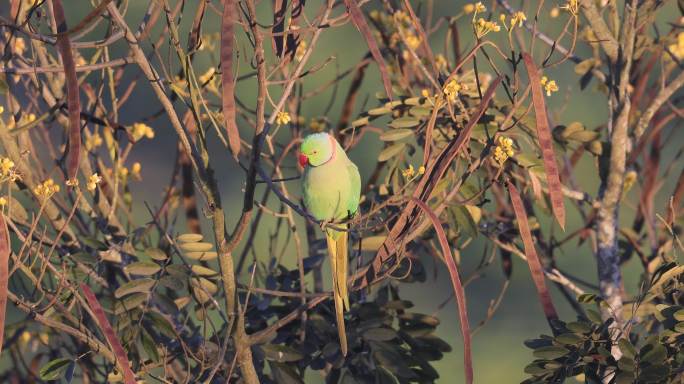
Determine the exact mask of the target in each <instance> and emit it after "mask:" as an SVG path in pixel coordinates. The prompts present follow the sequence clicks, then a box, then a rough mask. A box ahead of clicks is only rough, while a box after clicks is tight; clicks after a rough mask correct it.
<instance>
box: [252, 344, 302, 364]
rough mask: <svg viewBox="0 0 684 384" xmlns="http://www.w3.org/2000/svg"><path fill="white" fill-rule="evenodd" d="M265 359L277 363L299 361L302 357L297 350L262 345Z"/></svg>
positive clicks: (277, 345)
mask: <svg viewBox="0 0 684 384" xmlns="http://www.w3.org/2000/svg"><path fill="white" fill-rule="evenodd" d="M261 350H263V351H264V354H265V355H266V358H267V359H268V360H271V361H276V362H279V363H288V362H292V361H299V360H301V359H302V358H304V355H303V354H302V353H301V352H299V351H298V350H296V349H294V348H292V347H288V346H286V345H282V344H264V345H262V346H261Z"/></svg>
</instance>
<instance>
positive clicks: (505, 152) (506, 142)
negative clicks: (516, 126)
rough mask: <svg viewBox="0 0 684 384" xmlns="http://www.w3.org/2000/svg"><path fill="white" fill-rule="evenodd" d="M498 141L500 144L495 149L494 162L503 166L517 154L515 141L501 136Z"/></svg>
mask: <svg viewBox="0 0 684 384" xmlns="http://www.w3.org/2000/svg"><path fill="white" fill-rule="evenodd" d="M497 141H498V143H497V145H496V147H494V160H495V161H496V162H497V163H498V164H499V166H501V165H503V163H505V162H506V160H508V158H509V157H513V155H514V154H515V152H514V151H513V140H512V139H511V138H508V137H504V136H499V138H498V140H497Z"/></svg>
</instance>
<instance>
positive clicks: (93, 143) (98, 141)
mask: <svg viewBox="0 0 684 384" xmlns="http://www.w3.org/2000/svg"><path fill="white" fill-rule="evenodd" d="M101 145H102V136H100V134H99V133H98V132H95V133H93V134H92V135H90V136H88V137H87V138H86V140H85V147H86V150H88V151H92V150H93V149H95V148H97V147H99V146H101Z"/></svg>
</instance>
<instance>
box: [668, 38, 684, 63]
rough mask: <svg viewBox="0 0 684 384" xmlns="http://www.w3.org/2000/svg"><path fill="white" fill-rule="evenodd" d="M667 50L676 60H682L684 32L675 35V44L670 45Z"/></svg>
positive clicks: (683, 55)
mask: <svg viewBox="0 0 684 384" xmlns="http://www.w3.org/2000/svg"><path fill="white" fill-rule="evenodd" d="M667 49H668V50H669V51H670V52H671V53H672V54H673V55H674V56H675V57H676V58H677V59H678V60H681V59H683V58H684V32H679V35H677V43H675V44H670V45H668V46H667Z"/></svg>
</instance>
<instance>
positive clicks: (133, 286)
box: [114, 278, 157, 299]
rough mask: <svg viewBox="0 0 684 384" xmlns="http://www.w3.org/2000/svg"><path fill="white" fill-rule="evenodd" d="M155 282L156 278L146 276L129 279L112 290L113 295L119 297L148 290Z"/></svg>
mask: <svg viewBox="0 0 684 384" xmlns="http://www.w3.org/2000/svg"><path fill="white" fill-rule="evenodd" d="M156 282H157V281H156V280H153V279H148V278H144V279H137V280H131V281H129V282H128V283H126V284H124V285H122V286H120V287H119V288H118V289H117V290H116V291H114V297H116V298H117V299H120V298H122V297H124V296H126V295H130V294H131V293H138V292H149V291H150V289H152V287H153V286H154V284H155V283H156Z"/></svg>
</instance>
